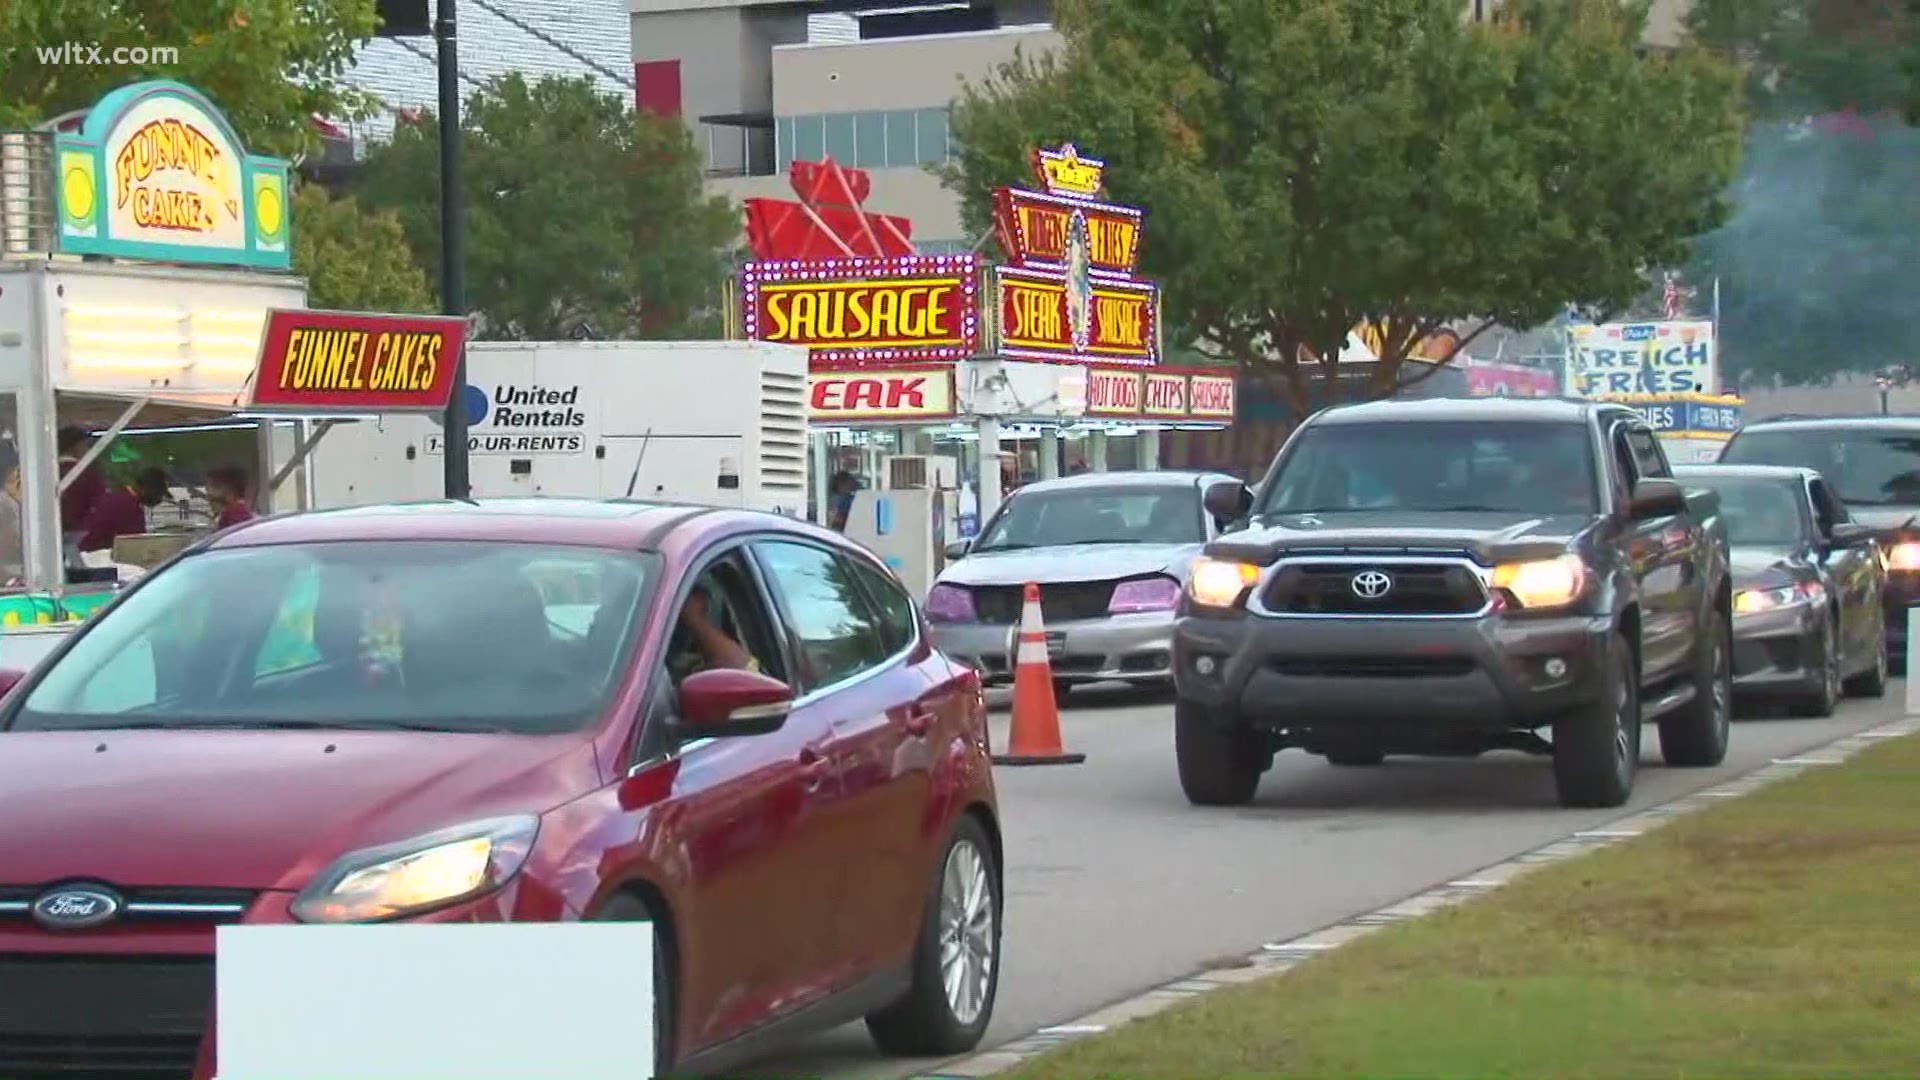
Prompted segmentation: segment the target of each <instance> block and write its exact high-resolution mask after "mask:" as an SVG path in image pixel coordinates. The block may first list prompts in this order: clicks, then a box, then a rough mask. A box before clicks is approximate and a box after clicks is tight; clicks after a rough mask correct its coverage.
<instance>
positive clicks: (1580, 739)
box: [1553, 635, 1640, 807]
mask: <svg viewBox="0 0 1920 1080" xmlns="http://www.w3.org/2000/svg"><path fill="white" fill-rule="evenodd" d="M1608 652H1609V656H1608V660H1607V678H1606V682H1605V684H1604V686H1603V688H1602V690H1601V692H1600V698H1599V700H1597V701H1595V702H1594V703H1593V704H1591V705H1588V706H1586V707H1584V708H1580V709H1575V710H1573V711H1572V712H1569V713H1567V714H1565V715H1564V716H1562V717H1560V719H1558V720H1556V721H1554V725H1553V779H1554V784H1555V786H1556V787H1557V788H1558V789H1559V794H1560V805H1562V806H1569V807H1605V806H1619V805H1620V804H1621V803H1624V802H1626V801H1627V797H1628V796H1629V795H1631V794H1633V778H1634V774H1635V773H1636V772H1638V771H1639V768H1640V676H1639V673H1638V672H1637V671H1636V670H1635V669H1634V664H1633V651H1632V649H1631V647H1630V646H1629V645H1628V644H1627V639H1626V638H1624V637H1621V636H1617V635H1616V636H1615V637H1614V640H1613V647H1612V648H1611V649H1609V650H1608Z"/></svg>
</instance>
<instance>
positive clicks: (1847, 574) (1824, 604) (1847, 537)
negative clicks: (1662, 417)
mask: <svg viewBox="0 0 1920 1080" xmlns="http://www.w3.org/2000/svg"><path fill="white" fill-rule="evenodd" d="M1674 475H1675V476H1676V477H1678V478H1679V479H1680V481H1681V482H1682V483H1684V484H1687V485H1690V486H1698V487H1707V488H1711V489H1713V490H1714V491H1715V492H1717V493H1718V494H1719V496H1720V514H1721V518H1722V520H1723V522H1724V523H1725V525H1726V530H1727V539H1728V541H1729V544H1730V545H1731V558H1732V563H1733V587H1734V590H1735V592H1734V598H1733V639H1734V640H1733V672H1734V692H1735V694H1736V695H1738V696H1740V697H1742V698H1745V699H1747V700H1749V701H1752V700H1756V699H1761V700H1784V701H1786V702H1787V704H1788V706H1789V708H1791V709H1792V711H1793V712H1794V713H1795V714H1796V715H1802V716H1829V715H1831V714H1832V713H1833V710H1834V707H1835V706H1836V705H1837V704H1838V703H1839V700H1840V697H1841V695H1842V694H1843V693H1852V694H1856V695H1860V696H1866V697H1879V696H1881V695H1882V694H1884V693H1885V692H1886V686H1887V642H1886V638H1885V636H1884V635H1883V634H1882V633H1881V632H1880V627H1881V612H1880V606H1881V602H1882V601H1881V587H1882V585H1883V584H1884V578H1885V575H1886V572H1885V569H1884V567H1883V566H1882V564H1881V561H1880V559H1879V557H1878V554H1877V553H1876V551H1875V549H1874V543H1873V542H1874V538H1875V536H1876V535H1877V533H1876V532H1875V530H1873V529H1870V528H1869V527H1867V526H1865V525H1862V524H1859V523H1858V522H1855V521H1853V520H1851V519H1850V518H1849V517H1848V515H1847V509H1846V507H1845V506H1843V505H1841V503H1840V500H1839V499H1838V498H1837V497H1836V496H1835V495H1834V494H1833V492H1832V490H1831V489H1830V488H1829V486H1828V484H1827V482H1826V481H1825V480H1824V479H1823V478H1822V477H1821V475H1820V474H1819V473H1818V472H1815V471H1814V470H1812V469H1798V468H1787V467H1779V466H1764V465H1699V466H1691V467H1683V468H1676V469H1675V470H1674Z"/></svg>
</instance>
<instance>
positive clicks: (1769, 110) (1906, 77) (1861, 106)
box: [1687, 0, 1920, 119]
mask: <svg viewBox="0 0 1920 1080" xmlns="http://www.w3.org/2000/svg"><path fill="white" fill-rule="evenodd" d="M1687 25H1688V27H1689V29H1690V30H1691V31H1692V33H1693V35H1694V37H1695V38H1697V39H1698V40H1699V42H1700V43H1701V44H1702V45H1705V46H1706V47H1708V48H1710V49H1713V50H1715V51H1717V52H1719V53H1721V54H1722V55H1725V56H1727V57H1728V58H1730V59H1733V60H1736V61H1738V62H1739V63H1740V64H1741V65H1742V66H1743V67H1744V68H1745V70H1746V74H1747V94H1748V98H1749V101H1750V103H1751V105H1752V108H1753V111H1754V114H1755V115H1756V116H1757V117H1759V118H1762V119H1780V118H1793V117H1798V116H1804V115H1806V114H1808V113H1812V112H1827V111H1834V110H1845V111H1849V112H1859V113H1868V114H1872V113H1881V112H1889V111H1892V112H1899V111H1902V110H1905V109H1908V108H1911V107H1913V106H1914V105H1916V104H1920V101H1916V81H1917V76H1920V72H1916V71H1915V68H1914V64H1915V62H1916V61H1920V53H1917V52H1916V46H1917V45H1920V0H1695V3H1694V5H1693V8H1692V9H1691V10H1690V11H1689V12H1688V13H1687Z"/></svg>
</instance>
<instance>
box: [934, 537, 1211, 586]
mask: <svg viewBox="0 0 1920 1080" xmlns="http://www.w3.org/2000/svg"><path fill="white" fill-rule="evenodd" d="M1198 554H1200V545H1199V544H1070V545H1066V546H1063V547H1042V548H1020V549H1018V550H1015V551H986V552H981V553H980V554H978V555H968V556H967V557H966V558H964V559H961V560H960V561H959V562H956V563H954V564H952V565H951V566H949V567H947V568H946V570H944V571H942V572H941V574H940V579H939V580H940V581H941V583H943V584H947V585H967V586H977V585H1024V584H1026V583H1027V582H1029V581H1033V582H1038V583H1040V584H1042V585H1045V584H1047V583H1049V582H1061V581H1111V580H1113V579H1115V578H1126V577H1139V576H1140V575H1142V574H1172V575H1173V576H1175V577H1178V578H1182V579H1184V578H1185V576H1186V572H1187V567H1188V565H1189V564H1191V563H1192V562H1193V558H1194V556H1196V555H1198Z"/></svg>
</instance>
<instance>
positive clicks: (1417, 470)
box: [1261, 420, 1598, 515]
mask: <svg viewBox="0 0 1920 1080" xmlns="http://www.w3.org/2000/svg"><path fill="white" fill-rule="evenodd" d="M1267 493H1268V494H1267V498H1266V501H1265V503H1264V504H1263V505H1262V506H1261V512H1262V513H1264V514H1268V515H1285V514H1325V513H1341V512H1351V511H1401V512H1414V513H1419V512H1427V513H1443V512H1448V511H1463V512H1464V511H1492V512H1506V513H1518V514H1592V513H1595V512H1596V511H1597V509H1598V499H1597V498H1596V493H1595V490H1594V470H1593V444H1592V440H1591V438H1590V437H1589V435H1588V433H1587V428H1586V426H1585V425H1584V424H1571V423H1528V422H1513V423H1493V424H1488V423H1480V422H1466V421H1448V420H1423V421H1417V422H1411V423H1409V422H1406V421H1397V422H1381V423H1367V424H1324V425H1319V426H1315V427H1310V428H1308V429H1307V430H1305V431H1303V432H1301V433H1300V437H1299V440H1298V442H1297V443H1296V444H1295V445H1294V446H1293V447H1292V448H1291V449H1290V450H1288V452H1287V456H1286V458H1285V459H1284V460H1283V461H1282V462H1281V465H1280V472H1279V475H1278V476H1276V477H1274V480H1273V482H1272V483H1271V484H1269V485H1267Z"/></svg>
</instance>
